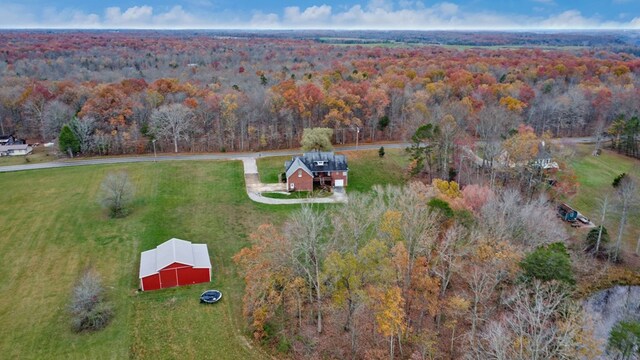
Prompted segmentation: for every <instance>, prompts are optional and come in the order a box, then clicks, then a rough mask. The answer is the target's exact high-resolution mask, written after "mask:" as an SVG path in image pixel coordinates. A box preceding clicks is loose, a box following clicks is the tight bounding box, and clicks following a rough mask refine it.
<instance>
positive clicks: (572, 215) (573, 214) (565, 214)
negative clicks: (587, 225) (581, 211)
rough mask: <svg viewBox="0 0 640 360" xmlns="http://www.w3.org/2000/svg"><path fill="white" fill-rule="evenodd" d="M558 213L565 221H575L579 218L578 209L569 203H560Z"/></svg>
mask: <svg viewBox="0 0 640 360" xmlns="http://www.w3.org/2000/svg"><path fill="white" fill-rule="evenodd" d="M558 215H560V217H561V218H562V220H564V221H569V222H574V221H576V219H577V218H578V211H577V210H574V209H573V208H571V206H569V205H567V204H560V205H558Z"/></svg>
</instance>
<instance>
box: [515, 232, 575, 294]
mask: <svg viewBox="0 0 640 360" xmlns="http://www.w3.org/2000/svg"><path fill="white" fill-rule="evenodd" d="M520 267H521V268H522V270H524V275H525V277H526V278H528V279H532V278H535V279H539V280H542V281H551V280H559V281H563V282H565V283H568V284H571V285H573V284H575V282H576V281H575V279H574V278H573V271H572V270H571V259H570V258H569V253H568V252H567V248H566V247H565V246H564V244H563V243H560V242H557V243H553V244H549V245H546V246H545V245H543V246H539V247H538V248H537V249H536V250H534V251H533V252H531V253H529V254H528V255H527V256H526V257H525V259H524V260H523V261H522V262H521V263H520Z"/></svg>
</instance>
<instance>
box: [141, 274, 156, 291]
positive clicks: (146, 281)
mask: <svg viewBox="0 0 640 360" xmlns="http://www.w3.org/2000/svg"><path fill="white" fill-rule="evenodd" d="M141 283H142V290H143V291H149V290H158V289H160V275H158V274H153V275H149V276H147V277H144V278H142V281H141Z"/></svg>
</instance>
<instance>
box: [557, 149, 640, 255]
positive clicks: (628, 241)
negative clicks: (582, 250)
mask: <svg viewBox="0 0 640 360" xmlns="http://www.w3.org/2000/svg"><path fill="white" fill-rule="evenodd" d="M591 151H593V146H592V145H591V146H589V145H579V146H578V147H577V156H576V157H575V159H574V160H573V161H572V162H571V166H572V167H573V169H574V170H575V172H576V175H577V178H578V183H579V184H580V185H579V188H578V193H577V194H576V195H575V196H574V197H573V198H572V199H570V200H569V203H570V205H571V206H573V207H574V208H576V209H578V211H580V212H581V213H583V214H584V215H585V216H587V217H588V218H590V219H591V220H593V221H594V223H596V225H599V222H600V216H601V215H600V204H601V201H602V199H603V198H604V197H605V195H606V194H607V193H608V194H609V203H610V204H611V206H610V208H609V211H608V214H607V219H606V220H605V227H606V228H607V229H608V230H609V235H610V236H611V240H612V242H613V241H615V238H616V237H617V234H618V226H619V221H620V214H619V212H618V211H617V208H618V204H619V198H618V197H617V195H616V194H615V192H614V189H613V187H612V186H611V183H612V182H613V179H614V178H615V177H616V176H618V175H619V174H621V173H628V174H633V175H634V176H635V177H636V179H640V161H639V160H637V159H633V158H630V157H626V156H623V155H619V154H617V153H615V152H612V151H608V150H605V151H603V152H602V154H601V155H600V156H592V155H591ZM579 235H580V236H581V237H583V238H584V236H586V234H582V232H581V233H580V234H579ZM638 236H640V210H638V209H637V208H636V209H634V211H633V212H632V213H630V215H629V218H628V221H627V227H626V231H625V233H624V235H623V238H624V241H625V249H626V250H627V251H634V250H635V245H636V241H637V240H638Z"/></svg>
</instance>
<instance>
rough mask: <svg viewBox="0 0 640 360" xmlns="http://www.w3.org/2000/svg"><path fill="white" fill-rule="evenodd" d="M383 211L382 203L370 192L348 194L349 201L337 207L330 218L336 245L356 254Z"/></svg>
mask: <svg viewBox="0 0 640 360" xmlns="http://www.w3.org/2000/svg"><path fill="white" fill-rule="evenodd" d="M384 211H385V206H384V204H383V203H382V202H379V201H376V198H375V197H374V196H372V195H371V194H365V193H354V194H350V195H349V201H348V202H346V203H345V204H344V205H343V206H341V207H340V208H339V209H337V211H336V212H335V213H334V214H333V216H332V218H331V222H332V224H333V229H334V230H333V237H334V239H333V240H334V241H335V242H336V245H337V246H338V247H340V248H343V249H344V251H351V252H352V253H353V254H354V255H355V254H357V253H358V250H359V249H360V247H361V246H362V245H363V244H364V242H365V241H367V240H368V238H367V237H366V236H367V234H368V233H370V232H371V230H372V229H373V228H374V227H375V226H376V225H377V223H378V219H380V217H381V216H382V214H383V213H384Z"/></svg>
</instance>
